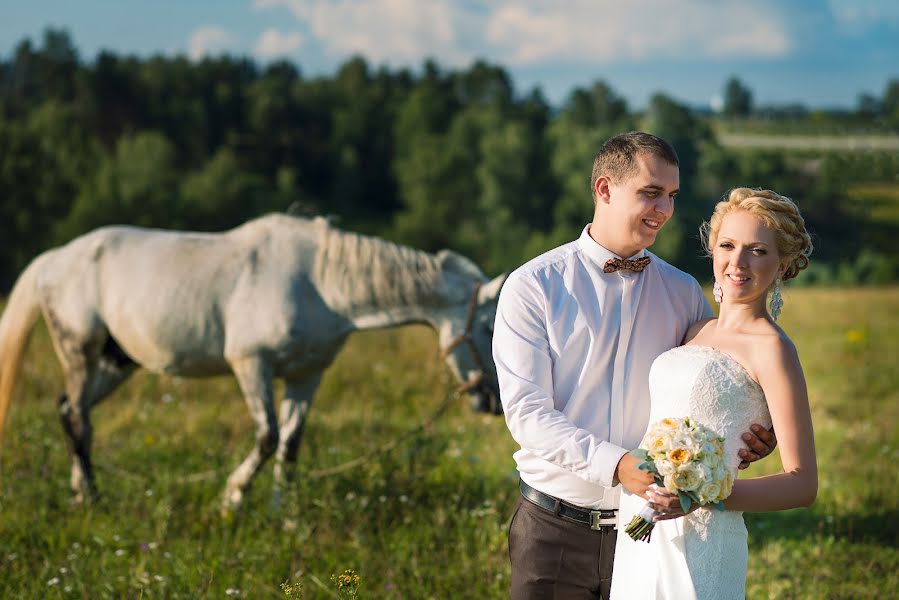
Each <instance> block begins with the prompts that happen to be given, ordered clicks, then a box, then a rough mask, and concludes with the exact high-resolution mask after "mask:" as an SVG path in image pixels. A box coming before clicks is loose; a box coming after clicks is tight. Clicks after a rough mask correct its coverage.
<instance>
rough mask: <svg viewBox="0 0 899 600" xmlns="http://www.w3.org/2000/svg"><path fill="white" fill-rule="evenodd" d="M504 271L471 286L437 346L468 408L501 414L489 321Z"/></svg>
mask: <svg viewBox="0 0 899 600" xmlns="http://www.w3.org/2000/svg"><path fill="white" fill-rule="evenodd" d="M505 280H506V274H503V275H500V276H498V277H496V278H495V279H493V280H491V281H488V282H486V283H475V284H474V285H473V286H472V289H471V294H470V297H469V301H468V305H467V308H466V311H465V314H464V315H461V314H460V315H457V316H456V318H454V319H451V320H450V321H449V327H447V328H443V329H442V330H441V332H440V338H441V340H440V341H441V344H440V345H441V348H442V349H443V350H442V352H443V356H444V357H445V358H446V361H447V363H448V364H449V366H450V369H451V370H452V371H453V373H455V375H456V377H458V379H459V381H460V382H461V388H460V389H461V390H462V391H464V392H466V393H468V395H469V404H470V406H471V408H472V409H473V410H475V411H478V412H489V413H493V414H496V415H499V414H502V412H503V409H502V404H500V399H499V380H498V378H497V375H496V365H495V364H494V362H493V322H494V320H495V319H496V302H497V299H498V298H499V291H500V288H501V287H502V285H503V282H505Z"/></svg>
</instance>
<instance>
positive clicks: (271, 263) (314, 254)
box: [0, 214, 505, 510]
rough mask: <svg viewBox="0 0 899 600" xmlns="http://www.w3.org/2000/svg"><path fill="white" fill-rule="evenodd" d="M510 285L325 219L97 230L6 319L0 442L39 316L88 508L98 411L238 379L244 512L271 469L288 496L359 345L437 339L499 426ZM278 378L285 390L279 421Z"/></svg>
mask: <svg viewBox="0 0 899 600" xmlns="http://www.w3.org/2000/svg"><path fill="white" fill-rule="evenodd" d="M504 280H505V276H503V275H501V276H499V277H497V278H496V279H493V280H492V281H489V280H488V278H487V277H485V276H484V274H483V273H482V272H481V270H480V269H479V268H478V267H477V266H476V265H475V264H474V263H473V262H471V261H470V260H469V259H467V258H465V257H464V256H461V255H459V254H456V253H454V252H451V251H449V250H442V251H440V252H438V253H437V254H429V253H427V252H423V251H420V250H414V249H411V248H408V247H404V246H400V245H397V244H393V243H390V242H387V241H385V240H381V239H378V238H375V237H368V236H363V235H358V234H355V233H350V232H345V231H341V230H339V229H336V228H334V227H332V226H331V225H330V224H329V223H328V221H327V220H326V219H323V218H320V217H318V218H314V219H305V218H299V217H294V216H288V215H282V214H273V215H268V216H264V217H261V218H258V219H255V220H253V221H249V222H247V223H245V224H244V225H242V226H240V227H237V228H235V229H232V230H230V231H226V232H222V233H194V232H174V231H165V230H154V229H142V228H137V227H124V226H115V227H104V228H101V229H97V230H95V231H93V232H90V233H87V234H85V235H83V236H81V237H79V238H76V239H74V240H72V241H71V242H69V243H68V244H66V245H65V246H62V247H59V248H55V249H52V250H49V251H47V252H45V253H43V254H41V255H40V256H38V257H37V258H36V259H34V260H33V261H32V262H31V264H30V265H29V266H28V267H27V268H26V269H25V271H24V272H23V273H22V274H21V275H20V277H19V279H18V281H16V284H15V286H14V288H13V291H12V293H11V295H10V297H9V302H8V304H7V306H6V310H5V312H4V313H3V317H2V319H0V432H2V427H3V423H4V421H5V418H6V414H7V411H8V409H9V403H10V398H11V395H12V391H13V387H14V385H15V379H16V374H17V372H18V370H19V367H20V364H21V361H22V358H23V354H24V351H25V348H26V345H27V343H28V338H29V335H30V332H31V330H32V328H33V327H34V324H35V323H36V321H37V319H38V317H39V316H40V315H41V314H43V317H44V320H45V321H46V323H47V326H48V329H49V331H50V336H51V338H52V341H53V347H54V349H55V351H56V354H57V356H58V358H59V360H60V362H61V364H62V368H63V373H64V376H65V393H64V394H62V396H61V397H60V399H59V415H60V418H61V420H62V425H63V429H64V430H65V433H66V435H67V436H68V440H69V442H70V448H71V451H72V476H71V485H72V489H73V491H74V492H75V500H76V501H82V500H84V499H85V497H86V496H87V497H92V496H94V495H95V494H96V488H95V486H94V478H93V472H92V470H91V457H90V447H91V430H92V428H91V421H90V409H91V407H93V406H94V405H95V404H97V403H98V402H100V401H101V400H102V399H103V398H104V397H106V396H107V395H108V394H109V393H110V392H112V391H113V390H114V389H115V388H116V387H117V386H118V385H119V384H120V383H122V382H123V381H124V380H125V379H126V378H127V377H128V376H129V375H130V374H131V373H132V372H133V371H134V370H135V369H136V368H137V367H138V366H142V367H144V368H146V369H149V370H150V371H153V372H156V373H166V374H171V375H182V376H189V377H190V376H198V377H201V376H208V375H217V374H221V373H225V372H228V371H231V372H233V373H234V375H235V377H237V381H238V383H239V384H240V389H241V392H242V393H243V395H244V397H245V399H246V403H247V406H248V407H249V411H250V415H251V416H252V418H253V421H254V422H255V425H256V444H255V446H254V448H253V449H252V451H251V452H250V453H249V455H248V456H247V457H246V458H245V459H244V461H243V462H242V463H241V464H240V466H238V467H237V469H236V470H234V472H233V473H231V475H230V476H229V477H228V482H227V485H226V487H225V491H224V497H223V509H225V510H232V509H235V508H237V507H238V506H239V505H240V503H241V501H242V499H243V496H244V494H245V492H246V491H247V489H248V488H249V486H250V483H251V482H252V480H253V477H254V476H255V475H256V473H257V472H258V471H259V469H260V467H261V466H262V464H263V463H264V462H265V461H266V460H267V459H268V458H269V457H271V455H272V454H276V464H275V482H276V486H275V488H276V490H279V489H281V488H282V487H283V485H284V484H285V483H286V482H287V481H290V479H291V477H292V475H293V472H294V470H295V465H296V456H297V448H298V445H299V442H300V436H301V433H302V429H303V423H304V422H305V420H306V415H307V413H308V411H309V406H310V404H311V402H312V396H313V394H314V393H315V390H316V388H317V387H318V385H319V382H320V381H321V377H322V372H323V371H324V370H325V368H326V367H327V366H328V365H329V364H331V361H332V360H333V359H334V357H335V356H336V354H337V352H338V350H340V348H341V346H342V345H343V344H344V342H345V341H346V339H347V336H348V335H349V334H350V333H351V332H352V331H355V330H358V329H372V328H382V327H392V326H396V325H401V324H405V323H426V324H428V325H430V326H431V327H433V328H434V329H435V330H436V331H437V333H438V339H439V344H440V348H441V349H442V351H443V354H444V356H445V358H446V360H447V362H448V364H449V366H450V369H451V370H452V371H453V373H454V374H455V375H456V376H457V377H458V379H459V380H460V381H462V382H463V383H464V384H465V388H466V389H467V391H468V392H469V393H470V394H471V402H472V407H473V408H476V409H480V410H483V411H485V412H486V411H490V410H492V411H493V412H495V413H499V412H500V410H501V409H500V407H499V403H498V391H497V390H498V383H497V377H496V368H495V366H494V364H493V360H492V357H491V351H490V345H491V338H492V333H493V319H494V316H495V313H496V299H497V295H498V294H499V289H500V287H501V286H502V283H503V281H504ZM274 377H281V378H283V379H284V381H285V392H284V397H283V399H282V401H281V410H280V419H278V418H276V416H275V408H274V406H275V401H274V398H273V391H272V389H273V388H272V379H273V378H274ZM276 493H277V492H276Z"/></svg>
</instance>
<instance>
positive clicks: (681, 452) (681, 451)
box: [668, 448, 693, 467]
mask: <svg viewBox="0 0 899 600" xmlns="http://www.w3.org/2000/svg"><path fill="white" fill-rule="evenodd" d="M668 460H670V461H671V464H673V465H674V466H676V467H680V466H681V465H685V464H687V463H688V462H690V461H691V460H693V453H692V452H690V451H689V450H687V449H686V448H674V449H673V450H669V451H668Z"/></svg>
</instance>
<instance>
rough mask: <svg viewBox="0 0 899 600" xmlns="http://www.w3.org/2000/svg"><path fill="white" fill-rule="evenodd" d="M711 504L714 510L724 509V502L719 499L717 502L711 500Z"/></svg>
mask: <svg viewBox="0 0 899 600" xmlns="http://www.w3.org/2000/svg"><path fill="white" fill-rule="evenodd" d="M712 506H714V507H715V509H716V510H724V502H722V501H720V500H719V501H718V502H713V503H712Z"/></svg>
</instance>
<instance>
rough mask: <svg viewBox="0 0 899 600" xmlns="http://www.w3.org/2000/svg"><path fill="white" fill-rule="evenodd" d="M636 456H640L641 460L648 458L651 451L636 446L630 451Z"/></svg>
mask: <svg viewBox="0 0 899 600" xmlns="http://www.w3.org/2000/svg"><path fill="white" fill-rule="evenodd" d="M628 454H630V455H631V456H633V457H634V458H639V459H640V460H647V459H648V458H649V452H647V451H646V450H644V449H643V448H636V449H634V450H631V451H630V452H628Z"/></svg>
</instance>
